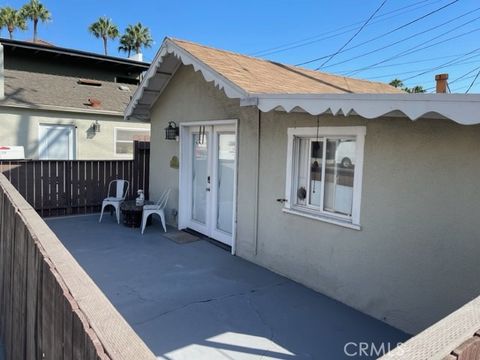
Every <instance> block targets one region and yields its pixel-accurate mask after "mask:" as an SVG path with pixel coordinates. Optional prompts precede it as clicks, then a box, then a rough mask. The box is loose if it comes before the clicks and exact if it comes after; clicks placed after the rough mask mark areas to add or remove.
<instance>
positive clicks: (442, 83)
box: [435, 74, 448, 94]
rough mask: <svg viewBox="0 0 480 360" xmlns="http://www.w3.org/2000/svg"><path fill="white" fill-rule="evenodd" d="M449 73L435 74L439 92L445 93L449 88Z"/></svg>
mask: <svg viewBox="0 0 480 360" xmlns="http://www.w3.org/2000/svg"><path fill="white" fill-rule="evenodd" d="M447 80H448V74H438V75H435V81H436V82H437V93H438V94H445V93H446V92H447V88H448V81H447Z"/></svg>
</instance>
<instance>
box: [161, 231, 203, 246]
mask: <svg viewBox="0 0 480 360" xmlns="http://www.w3.org/2000/svg"><path fill="white" fill-rule="evenodd" d="M163 236H165V237H166V238H167V239H169V240H172V241H173V242H175V243H177V244H188V243H191V242H194V241H198V240H200V238H199V237H198V236H195V235H192V234H189V233H186V232H185V231H175V232H168V233H166V234H163Z"/></svg>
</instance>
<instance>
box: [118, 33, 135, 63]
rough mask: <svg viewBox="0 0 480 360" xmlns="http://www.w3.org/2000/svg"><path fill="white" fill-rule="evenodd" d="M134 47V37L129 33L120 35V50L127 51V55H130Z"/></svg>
mask: <svg viewBox="0 0 480 360" xmlns="http://www.w3.org/2000/svg"><path fill="white" fill-rule="evenodd" d="M133 48H134V44H133V39H132V38H131V37H130V36H129V35H128V34H123V35H122V36H121V37H120V46H119V47H118V51H123V52H125V53H127V57H130V54H131V53H132V50H133Z"/></svg>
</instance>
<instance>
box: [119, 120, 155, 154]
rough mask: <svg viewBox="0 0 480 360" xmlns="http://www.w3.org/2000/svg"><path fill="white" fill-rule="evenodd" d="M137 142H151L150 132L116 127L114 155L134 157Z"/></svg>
mask: <svg viewBox="0 0 480 360" xmlns="http://www.w3.org/2000/svg"><path fill="white" fill-rule="evenodd" d="M135 140H138V141H150V130H149V129H133V128H122V127H116V128H115V129H114V141H113V142H114V150H113V151H114V154H115V155H116V156H123V157H132V156H133V142H134V141H135Z"/></svg>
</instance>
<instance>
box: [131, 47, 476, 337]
mask: <svg viewBox="0 0 480 360" xmlns="http://www.w3.org/2000/svg"><path fill="white" fill-rule="evenodd" d="M125 116H126V118H131V117H134V118H141V119H145V120H149V121H150V123H151V131H152V132H151V165H150V168H151V172H150V184H151V185H150V186H151V188H150V194H151V198H152V199H154V198H156V197H158V196H160V194H161V193H162V192H163V191H164V190H165V189H167V188H171V189H173V192H172V196H171V197H170V200H169V202H168V208H167V212H168V216H167V217H168V222H169V223H170V224H172V225H175V226H177V227H178V228H179V229H185V228H190V229H193V230H195V231H198V232H200V233H203V234H205V235H207V236H209V237H211V238H213V239H216V240H218V241H220V242H222V243H225V244H227V245H228V246H231V250H232V253H233V254H235V255H237V256H241V257H243V258H245V259H248V260H250V261H252V262H254V263H257V264H259V265H261V266H264V267H266V268H268V269H271V270H273V271H276V272H278V273H280V274H283V275H285V276H287V277H289V278H291V279H294V280H296V281H298V282H300V283H302V284H305V285H307V286H309V287H311V288H313V289H315V290H317V291H319V292H321V293H323V294H326V295H328V296H331V297H333V298H335V299H337V300H339V301H341V302H343V303H345V304H348V305H350V306H352V307H354V308H356V309H359V310H361V311H363V312H365V313H367V314H370V315H372V316H374V317H375V318H378V319H381V320H383V321H385V322H387V323H389V324H392V325H393V326H395V327H398V328H400V329H402V330H404V331H406V332H408V333H411V334H413V333H417V332H418V331H420V330H421V329H424V328H425V327H427V326H429V325H430V324H432V323H433V322H435V321H436V320H438V319H440V318H441V317H443V316H444V315H446V314H448V313H450V312H451V311H453V310H454V309H456V308H457V307H459V306H460V305H462V304H464V303H465V302H467V301H468V300H470V299H472V298H474V297H475V296H477V295H478V293H479V292H480V291H479V290H480V278H479V277H478V275H477V272H476V271H474V270H473V269H475V268H476V267H477V266H478V262H479V258H480V241H479V239H480V228H479V227H478V224H477V222H478V214H479V213H480V187H479V186H478V179H479V177H480V167H478V166H477V163H478V158H479V156H480V147H479V146H478V139H480V125H478V124H479V123H480V96H479V95H455V94H405V93H402V92H401V91H399V90H397V89H395V88H393V87H390V86H389V85H386V84H382V83H375V82H369V81H362V80H357V79H351V78H345V77H341V76H335V75H330V74H325V73H321V72H317V71H312V70H307V69H303V68H298V67H293V66H289V65H283V64H279V63H275V62H270V61H265V60H261V59H256V58H252V57H248V56H243V55H239V54H236V53H232V52H228V51H222V50H217V49H213V48H210V47H206V46H202V45H198V44H194V43H191V42H186V41H181V40H174V39H170V38H167V39H165V41H164V42H163V44H162V46H161V48H160V50H159V52H158V54H157V56H156V58H155V60H154V61H153V63H152V64H151V66H150V68H149V70H148V71H147V73H146V75H145V77H144V79H143V81H142V82H141V84H140V85H139V88H138V89H137V90H136V92H135V94H134V95H133V98H132V101H131V102H130V103H129V105H128V107H127V109H126V112H125ZM171 122H174V123H175V124H173V123H171ZM169 123H170V127H173V126H175V125H176V126H177V127H179V130H180V131H179V136H178V137H177V139H176V140H177V141H175V137H173V139H174V140H167V139H166V130H165V129H166V128H168V127H169ZM169 138H171V137H170V136H169Z"/></svg>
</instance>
